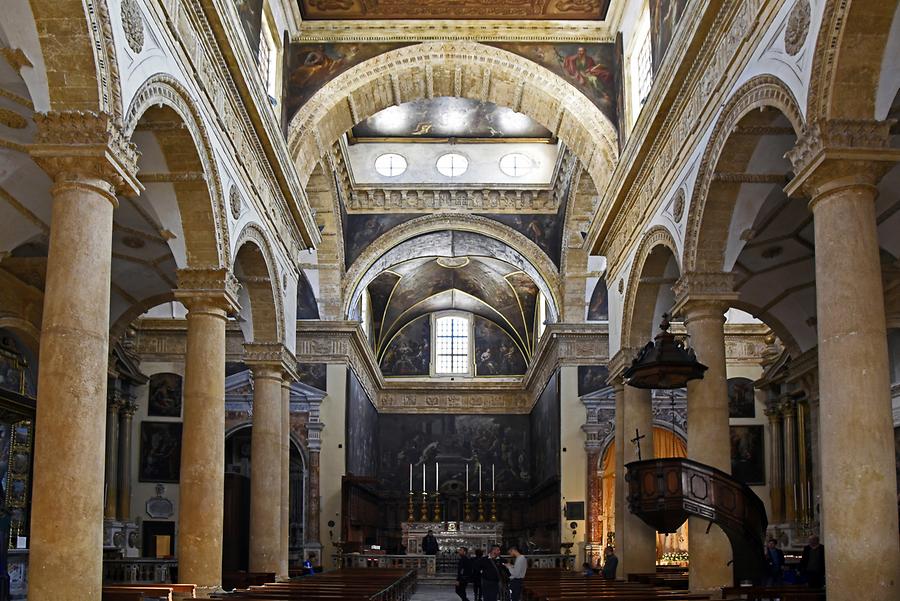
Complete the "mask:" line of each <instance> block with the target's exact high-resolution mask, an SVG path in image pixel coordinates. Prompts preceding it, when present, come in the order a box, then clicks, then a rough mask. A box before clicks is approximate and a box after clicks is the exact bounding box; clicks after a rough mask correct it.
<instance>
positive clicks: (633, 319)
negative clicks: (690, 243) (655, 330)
mask: <svg viewBox="0 0 900 601" xmlns="http://www.w3.org/2000/svg"><path fill="white" fill-rule="evenodd" d="M660 248H663V249H668V251H669V254H660V253H658V252H654V251H657V250H658V249H660ZM651 255H652V256H651ZM669 255H671V258H674V259H675V262H676V263H677V262H678V247H677V246H676V244H675V239H674V238H673V237H672V233H671V232H670V231H669V230H668V229H666V228H665V227H663V226H661V225H657V226H654V227H652V228H650V229H649V230H648V231H647V233H646V234H644V237H643V239H641V243H640V244H639V245H638V249H637V252H636V253H635V255H634V261H633V262H632V264H631V271H629V273H628V287H627V288H626V290H625V302H624V308H623V311H622V344H621V347H622V348H631V347H632V346H633V345H634V344H636V343H640V341H639V340H638V339H637V338H636V336H637V335H639V333H641V332H643V333H644V335H645V336H647V335H649V334H650V330H651V328H652V326H653V324H652V323H651V321H652V320H653V309H654V306H655V303H656V298H657V295H658V292H659V286H660V284H642V283H641V281H640V279H641V277H643V276H644V275H647V274H648V271H649V272H651V273H649V275H651V276H653V277H662V275H663V272H664V270H665V268H666V265H667V264H668V261H669V258H670V256H669Z"/></svg>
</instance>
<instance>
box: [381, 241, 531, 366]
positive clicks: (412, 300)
mask: <svg viewBox="0 0 900 601" xmlns="http://www.w3.org/2000/svg"><path fill="white" fill-rule="evenodd" d="M369 296H370V298H371V302H372V313H373V322H374V328H373V341H374V344H375V350H376V354H377V355H378V357H379V359H383V358H384V354H385V353H386V352H387V350H388V346H390V345H389V343H390V342H391V341H392V340H393V339H394V338H395V337H396V336H397V335H398V333H399V332H400V331H401V330H403V329H404V327H405V326H407V325H408V324H410V323H411V322H412V321H414V320H416V319H418V318H419V317H421V316H423V315H427V314H429V313H434V312H436V311H443V310H448V309H457V310H461V311H468V312H470V313H473V314H475V315H480V316H482V317H483V318H485V319H487V320H489V321H491V322H493V323H494V324H496V325H497V326H498V328H500V329H501V330H502V331H503V332H505V333H506V335H507V336H509V338H510V341H511V342H512V343H514V344H515V347H516V348H517V350H518V351H519V352H520V353H521V354H522V356H523V358H524V357H530V356H531V351H532V344H533V338H534V335H533V330H534V319H535V311H536V306H537V296H538V288H537V285H536V284H535V283H534V281H533V280H532V279H531V278H530V277H528V276H527V275H525V274H524V273H522V272H521V271H519V270H518V269H517V268H516V267H514V266H512V265H510V264H508V263H505V262H504V261H500V260H497V259H494V258H492V257H480V256H466V257H454V258H450V259H448V258H435V257H421V258H416V259H411V260H408V261H405V262H403V263H400V264H398V265H394V266H392V267H391V268H390V269H389V270H387V271H385V272H383V273H381V274H380V275H379V276H378V277H376V278H375V279H374V280H373V281H372V283H371V284H369ZM497 346H498V348H497V349H496V350H497V352H499V350H500V349H499V342H498V345H497ZM504 350H506V349H504Z"/></svg>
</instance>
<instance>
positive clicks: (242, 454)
mask: <svg viewBox="0 0 900 601" xmlns="http://www.w3.org/2000/svg"><path fill="white" fill-rule="evenodd" d="M252 432H253V426H252V425H250V424H244V425H241V426H238V427H236V428H233V429H232V430H231V431H230V432H228V433H226V435H225V522H224V529H223V545H222V549H223V551H222V571H223V572H238V571H247V569H248V566H249V552H250V478H251V476H252V453H251V444H250V439H251V436H252ZM290 446H291V449H290V457H291V465H290V508H289V520H290V525H289V552H290V557H291V560H292V561H300V560H301V557H302V552H303V547H304V544H305V542H306V539H305V524H306V498H307V492H306V491H307V490H308V477H309V472H308V470H309V467H308V465H307V462H306V459H305V457H304V455H303V451H302V449H301V447H300V445H299V444H298V442H297V441H296V440H294V438H293V437H291V445H290ZM273 494H275V493H273Z"/></svg>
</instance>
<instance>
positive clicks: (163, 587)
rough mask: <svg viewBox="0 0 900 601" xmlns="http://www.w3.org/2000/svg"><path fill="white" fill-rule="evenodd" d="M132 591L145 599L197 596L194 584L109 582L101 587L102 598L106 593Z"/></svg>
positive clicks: (168, 599) (192, 597)
mask: <svg viewBox="0 0 900 601" xmlns="http://www.w3.org/2000/svg"><path fill="white" fill-rule="evenodd" d="M129 592H131V593H133V592H142V593H144V594H145V596H146V597H145V598H147V599H164V600H166V601H174V600H176V599H195V598H196V597H197V585H196V584H111V585H107V586H104V587H103V594H104V596H103V598H104V599H106V593H129Z"/></svg>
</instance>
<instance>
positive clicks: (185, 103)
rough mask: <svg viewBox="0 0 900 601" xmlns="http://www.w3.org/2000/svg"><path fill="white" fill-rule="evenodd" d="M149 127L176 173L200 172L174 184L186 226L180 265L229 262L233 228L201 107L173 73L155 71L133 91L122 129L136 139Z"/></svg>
mask: <svg viewBox="0 0 900 601" xmlns="http://www.w3.org/2000/svg"><path fill="white" fill-rule="evenodd" d="M142 127H147V128H148V129H150V130H151V131H153V132H154V133H155V134H156V137H157V140H158V141H159V143H160V146H161V147H162V149H163V154H164V155H166V162H167V163H170V164H169V165H168V168H169V170H170V171H171V172H173V173H176V174H177V173H178V172H177V171H175V169H174V167H175V165H173V164H171V163H179V165H178V167H180V168H181V170H180V172H181V173H185V174H192V173H197V172H199V173H202V178H201V179H200V181H197V178H196V177H195V176H193V175H191V176H188V175H185V176H183V178H184V181H177V180H178V177H177V176H173V179H174V180H175V181H174V182H173V186H174V188H175V194H176V198H177V201H178V209H179V212H180V215H181V225H182V228H183V230H184V246H185V248H184V253H185V255H184V257H183V261H184V265H181V266H182V267H223V266H229V265H230V255H229V253H228V250H227V249H228V248H229V246H230V245H229V230H228V220H227V218H226V212H225V198H224V195H223V193H222V183H221V177H220V174H219V170H218V167H217V164H216V160H215V157H214V155H213V151H212V144H211V142H210V139H209V135H208V133H207V131H206V128H205V127H204V125H203V119H202V117H201V115H200V112H199V110H198V109H197V107H196V106H195V105H194V103H193V101H192V100H191V97H190V94H189V93H188V92H187V90H185V88H184V87H183V86H182V85H181V84H180V83H179V82H178V81H176V80H175V79H174V78H172V77H171V76H169V75H166V74H157V75H154V76H152V77H150V78H149V79H147V81H145V82H144V83H143V84H142V85H141V87H140V88H139V89H138V91H137V93H136V94H135V95H134V99H133V100H132V103H131V106H130V107H129V108H128V111H127V113H126V117H125V123H124V131H125V135H126V137H128V138H133V136H134V134H135V131H136V130H139V129H140V128H142Z"/></svg>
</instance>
